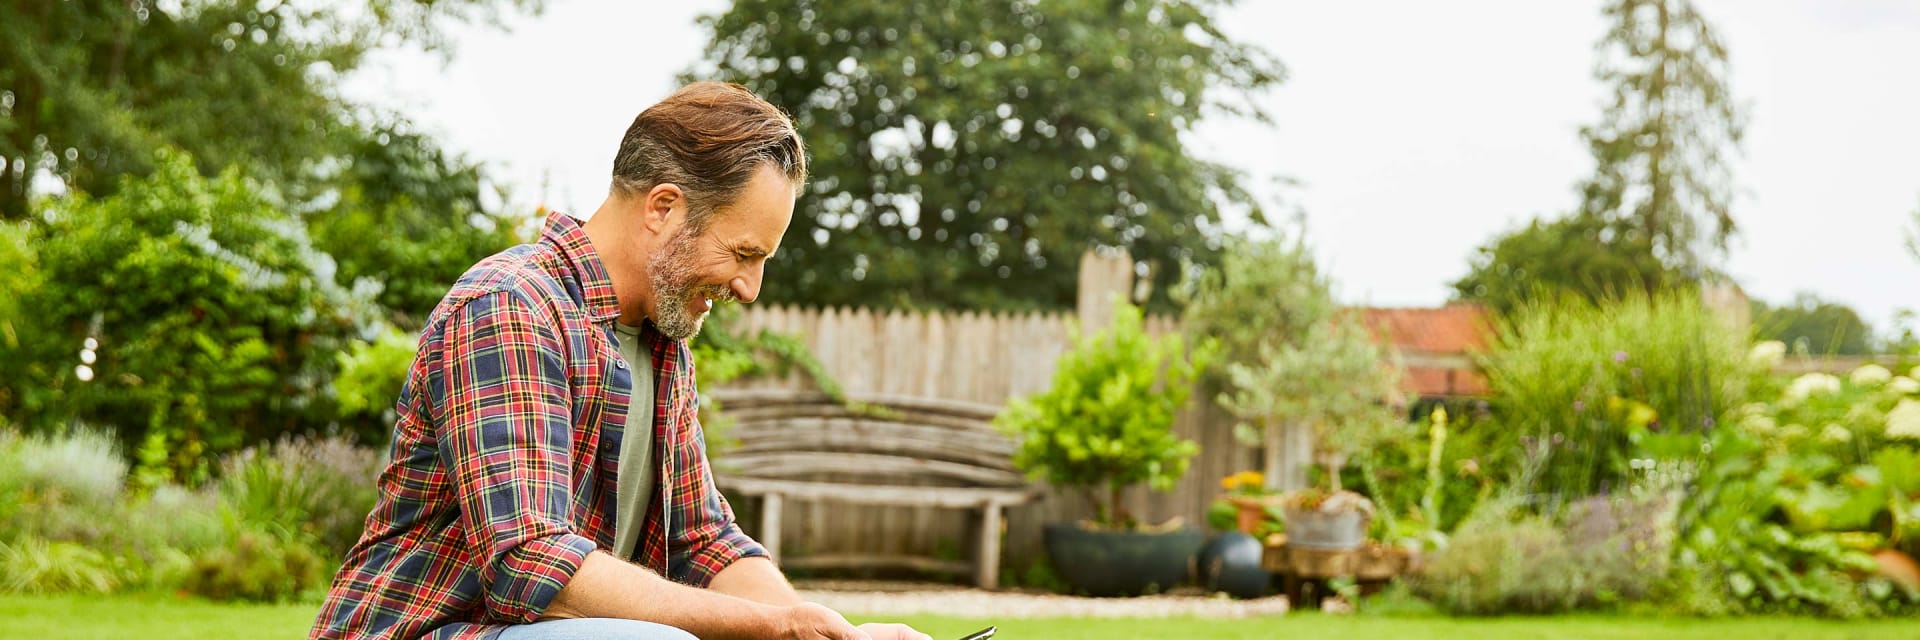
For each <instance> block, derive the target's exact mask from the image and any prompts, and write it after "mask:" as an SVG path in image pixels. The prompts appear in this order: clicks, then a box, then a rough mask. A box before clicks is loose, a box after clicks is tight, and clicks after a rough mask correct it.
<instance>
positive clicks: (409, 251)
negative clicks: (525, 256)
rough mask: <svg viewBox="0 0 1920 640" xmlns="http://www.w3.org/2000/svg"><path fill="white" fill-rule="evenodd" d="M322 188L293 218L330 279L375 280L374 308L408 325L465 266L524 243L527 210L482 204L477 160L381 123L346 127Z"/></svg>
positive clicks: (421, 317)
mask: <svg viewBox="0 0 1920 640" xmlns="http://www.w3.org/2000/svg"><path fill="white" fill-rule="evenodd" d="M322 184H323V186H324V187H325V188H326V189H328V190H329V192H330V193H331V194H332V195H333V196H334V197H333V198H332V199H331V202H330V203H329V204H328V205H327V206H324V207H321V208H317V209H313V210H311V211H308V212H307V213H306V214H305V215H304V216H303V218H304V219H305V220H306V223H307V225H308V227H309V228H310V229H311V230H312V234H313V241H314V245H315V246H316V247H319V248H320V249H321V250H323V251H326V252H327V254H328V255H331V256H333V258H334V259H335V260H336V261H338V263H339V265H340V272H339V280H340V281H341V282H354V281H356V280H359V279H362V278H365V279H370V280H373V281H377V282H379V283H380V284H381V291H380V297H379V300H380V304H381V305H382V306H385V307H386V308H387V309H389V310H390V311H391V312H392V315H393V319H394V320H396V321H398V324H401V325H403V326H405V327H407V328H418V327H419V324H420V323H421V322H424V321H425V319H426V317H427V314H428V313H430V312H431V311H433V307H434V305H435V304H438V303H439V302H440V298H441V296H444V295H446V292H447V288H448V287H450V286H452V285H453V281H454V280H456V279H458V278H459V277H460V274H462V273H465V272H466V270H467V268H469V267H471V266H473V264H474V263H475V262H478V261H480V259H481V258H484V257H486V256H487V255H489V254H492V253H494V252H496V251H499V250H501V249H505V248H507V247H509V246H512V245H514V244H517V243H518V242H520V241H522V240H524V239H525V238H523V237H522V236H521V234H520V233H518V231H519V230H520V229H519V227H520V226H521V223H523V222H527V221H529V220H530V219H531V218H534V217H535V216H526V215H515V214H512V213H509V212H505V211H499V210H495V209H489V208H488V207H487V203H486V202H485V200H484V199H483V198H482V194H483V193H485V192H486V190H487V188H488V186H487V184H486V182H485V179H484V176H483V175H482V173H481V168H480V166H479V165H477V164H475V163H473V162H471V161H469V160H467V159H465V158H462V157H460V156H457V155H454V154H450V153H448V152H446V151H444V150H442V149H440V148H439V146H438V145H436V144H435V143H434V141H433V140H432V139H430V138H428V137H426V136H424V135H421V134H420V133H418V132H414V131H411V130H409V129H408V128H407V127H406V126H405V124H404V123H388V124H383V125H379V126H376V127H372V128H369V129H367V130H365V131H358V132H355V135H352V136H349V137H348V140H347V141H346V143H345V146H344V147H343V152H342V154H341V157H340V158H339V159H338V164H337V166H336V167H334V170H333V172H331V173H330V175H328V176H327V177H326V178H325V181H324V183H322Z"/></svg>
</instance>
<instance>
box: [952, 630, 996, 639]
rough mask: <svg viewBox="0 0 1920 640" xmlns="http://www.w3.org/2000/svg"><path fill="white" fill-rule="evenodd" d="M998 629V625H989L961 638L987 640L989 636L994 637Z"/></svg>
mask: <svg viewBox="0 0 1920 640" xmlns="http://www.w3.org/2000/svg"><path fill="white" fill-rule="evenodd" d="M998 630H999V628H998V627H987V628H985V629H981V630H979V631H975V632H973V633H971V634H968V635H967V637H965V638H961V639H960V640H987V638H991V637H993V634H994V632H996V631H998Z"/></svg>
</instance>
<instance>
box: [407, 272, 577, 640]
mask: <svg viewBox="0 0 1920 640" xmlns="http://www.w3.org/2000/svg"><path fill="white" fill-rule="evenodd" d="M440 339H441V340H442V341H443V343H444V344H442V345H439V346H440V349H439V350H438V353H440V354H442V356H441V358H442V360H441V361H440V362H439V363H437V364H436V365H434V366H431V367H430V372H429V387H430V389H431V392H432V393H433V394H434V396H435V397H434V400H435V402H434V404H433V406H434V410H435V413H436V414H438V415H436V418H438V420H437V421H436V422H437V423H438V424H439V425H440V427H439V428H440V432H439V434H438V435H439V447H440V455H441V457H442V458H443V459H444V460H443V462H444V463H445V464H446V468H447V469H448V470H449V473H450V474H451V475H452V477H451V478H450V479H449V480H450V481H451V482H452V483H453V485H454V490H455V493H456V495H457V496H458V502H459V506H460V525H461V526H462V528H463V529H464V530H465V532H466V543H467V544H468V545H469V547H468V557H470V558H471V559H472V562H473V563H474V565H475V568H476V569H477V571H478V574H479V576H478V577H479V582H480V586H481V589H482V593H481V599H482V604H483V605H484V606H485V607H486V610H487V612H488V614H489V615H490V616H491V617H492V618H494V619H495V620H496V621H499V622H506V623H525V622H531V621H533V620H534V619H535V618H538V617H539V616H540V614H541V612H543V611H545V610H546V608H547V606H548V605H549V604H550V603H552V602H553V599H554V596H556V595H557V594H559V593H560V590H561V589H563V588H565V587H566V585H567V583H568V582H569V581H570V580H572V578H573V574H574V573H575V572H576V571H578V570H579V568H580V565H581V564H582V563H583V562H584V561H585V560H586V556H587V554H589V553H591V552H592V551H593V550H594V548H595V545H594V543H593V541H592V540H590V539H588V538H586V537H584V536H580V535H578V534H576V533H575V532H574V531H573V527H572V525H571V524H570V522H571V521H570V518H569V517H568V514H569V512H570V510H571V505H572V504H573V500H574V496H573V485H574V478H573V465H572V458H573V445H574V442H573V426H572V423H573V420H572V411H571V400H570V394H569V393H568V389H567V384H568V383H567V380H568V376H567V367H566V364H565V347H564V345H563V343H562V342H561V339H560V337H559V335H558V333H557V331H556V330H555V329H554V328H552V327H551V326H549V324H548V323H547V322H543V321H542V320H541V318H540V316H539V314H538V313H537V311H536V307H534V306H533V304H532V303H530V302H528V301H527V300H525V299H524V298H521V297H519V296H516V295H514V294H513V293H511V292H497V293H492V294H487V295H484V296H480V297H478V298H475V299H473V300H471V301H469V302H468V303H466V304H465V305H463V306H462V307H461V308H459V309H458V310H456V311H454V312H453V313H451V314H450V315H449V316H448V318H447V320H446V323H445V324H444V325H443V331H442V332H441V336H440Z"/></svg>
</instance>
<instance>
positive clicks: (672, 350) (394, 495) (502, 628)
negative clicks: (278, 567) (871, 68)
mask: <svg viewBox="0 0 1920 640" xmlns="http://www.w3.org/2000/svg"><path fill="white" fill-rule="evenodd" d="M805 180H806V156H805V151H804V149H803V147H802V145H801V141H800V136H799V134H798V133H797V132H795V130H794V127H793V123H792V122H791V121H790V120H789V119H788V118H787V117H786V115H785V114H782V113H781V112H780V111H779V110H778V109H775V108H774V107H773V106H772V105H769V104H767V103H766V102H765V101H762V100H761V99H759V98H757V97H755V96H754V95H753V94H751V93H749V92H748V91H747V90H746V89H744V88H742V87H740V86H738V85H726V84H718V83H698V84H693V85H689V86H687V87H685V88H682V89H681V90H680V91H678V92H676V93H674V94H673V95H672V96H670V97H668V98H667V99H666V100H663V101H661V102H660V103H659V104H657V105H654V106H652V107H650V108H648V109H647V110H646V111H644V112H642V113H641V114H640V116H639V117H638V118H636V119H635V120H634V121H633V125H632V126H631V127H630V128H629V129H628V130H627V134H626V137H625V138H624V139H623V140H622V142H621V145H620V150H619V154H618V155H617V156H616V158H615V159H614V167H613V187H612V193H611V194H610V195H609V196H608V198H607V200H606V202H605V203H603V204H602V205H601V206H600V208H599V210H597V211H595V212H594V215H593V217H592V218H590V219H589V220H588V221H587V222H585V223H584V224H582V223H579V222H576V221H575V220H574V219H572V218H570V217H567V216H566V215H564V214H554V215H553V216H551V217H549V218H548V219H547V223H546V228H545V231H544V232H543V234H542V236H541V238H540V240H539V242H537V243H535V244H531V245H522V246H518V247H514V248H512V249H508V250H507V251H504V252H502V253H500V254H497V255H494V256H492V257H490V258H487V259H486V260H484V261H482V262H481V263H480V264H478V265H475V266H474V267H473V269H472V270H470V271H468V272H467V273H466V275H464V276H461V278H460V280H459V281H458V282H456V283H455V284H454V286H453V289H452V291H450V292H449V293H448V294H447V296H446V298H445V299H444V300H442V301H441V302H440V305H439V307H438V308H436V309H435V310H434V312H433V314H432V315H431V316H430V317H429V319H428V322H427V328H426V331H425V333H424V335H422V336H421V340H420V349H419V353H418V355H417V356H416V357H415V359H414V362H413V364H412V366H411V368H410V370H409V371H408V375H407V382H406V385H405V387H404V388H403V390H402V391H401V394H400V402H399V412H400V419H399V422H398V423H397V424H396V425H395V427H394V441H393V462H392V463H390V464H389V465H388V467H387V469H386V470H385V472H384V473H382V474H381V476H380V500H379V502H378V503H377V504H376V505H375V507H374V510H373V513H372V514H371V515H369V516H368V518H367V528H366V532H365V533H364V534H362V536H361V538H360V541H359V543H358V544H355V545H354V547H353V549H352V551H350V552H349V553H348V554H347V558H346V561H345V564H344V566H342V567H341V568H340V574H339V575H338V576H337V577H335V579H334V581H333V587H332V589H331V590H330V591H329V592H328V594H327V599H326V603H325V605H324V606H323V607H322V609H321V611H320V616H319V619H318V620H317V621H316V622H315V624H314V629H313V632H312V636H313V637H314V638H408V639H411V638H423V637H424V638H434V639H455V638H498V639H500V640H541V639H544V640H555V639H559V638H608V639H621V640H643V639H644V640H684V639H685V638H689V637H692V636H697V637H699V638H703V639H715V638H723V639H724V638H756V639H757V638H831V639H836V640H854V639H857V640H867V639H869V638H871V639H873V640H924V639H926V638H927V636H925V635H922V634H920V633H918V632H915V631H913V630H912V629H909V628H907V627H905V626H902V625H866V626H863V627H859V628H856V627H854V626H852V625H850V624H848V623H847V621H846V620H845V619H844V618H842V617H841V616H840V615H839V614H837V613H834V612H833V611H831V610H829V609H826V608H824V607H821V606H818V605H813V604H807V603H804V602H802V601H801V600H800V597H799V595H798V594H796V593H795V592H794V590H793V587H792V586H790V585H789V584H788V583H787V581H786V579H785V578H784V577H782V576H781V574H780V571H779V569H778V568H776V567H775V566H774V564H773V563H772V562H770V561H769V560H768V559H767V557H766V551H765V550H764V549H762V548H761V547H760V545H759V544H758V543H756V542H754V541H753V540H752V539H750V538H748V537H747V536H746V535H745V534H744V533H742V532H741V531H740V528H739V527H738V526H737V525H736V524H735V523H734V520H733V512H732V510H731V509H730V508H729V507H728V506H727V502H726V500H725V499H724V498H722V497H721V495H720V493H719V492H718V491H717V490H716V489H715V488H714V484H713V477H712V474H711V471H710V470H709V468H708V465H707V460H706V451H705V444H704V441H703V439H702V436H701V432H700V425H699V423H698V421H697V419H696V417H695V414H696V411H695V404H696V400H695V393H696V390H695V388H694V382H693V363H692V362H691V360H690V352H689V351H688V349H687V345H686V340H687V339H689V338H691V337H693V336H694V334H696V333H698V332H699V331H700V323H701V320H702V319H703V318H704V317H705V316H706V313H707V311H708V310H709V309H711V308H712V306H713V304H714V303H715V302H722V301H728V300H739V301H742V302H752V301H753V300H754V298H756V297H758V296H759V294H760V283H761V275H762V273H763V270H764V269H765V267H766V262H767V259H768V258H769V257H771V256H772V255H773V253H774V251H776V250H778V249H779V246H780V238H781V236H782V235H784V234H785V233H786V230H787V225H788V223H789V222H790V221H791V220H792V217H793V203H794V199H795V198H796V197H798V194H799V193H800V189H801V186H802V185H803V184H804V182H805ZM689 634H691V636H690V635H689Z"/></svg>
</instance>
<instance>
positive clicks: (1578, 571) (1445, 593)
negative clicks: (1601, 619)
mask: <svg viewBox="0 0 1920 640" xmlns="http://www.w3.org/2000/svg"><path fill="white" fill-rule="evenodd" d="M1671 505H1672V502H1671V501H1670V500H1667V499H1665V498H1656V499H1652V500H1647V501H1614V500H1609V499H1605V498H1598V499H1592V500H1588V501H1584V502H1582V503H1580V504H1578V505H1576V506H1575V507H1574V508H1573V509H1572V510H1570V512H1569V516H1568V517H1567V518H1566V522H1565V523H1562V522H1557V521H1556V520H1555V519H1553V518H1549V517H1547V516H1542V515H1536V514H1530V513H1526V512H1524V511H1523V510H1520V509H1518V508H1516V507H1517V505H1516V503H1515V502H1514V501H1512V500H1511V499H1498V500H1493V501H1490V502H1489V503H1487V504H1486V505H1484V506H1483V508H1481V509H1479V510H1476V511H1475V513H1474V515H1473V516H1471V517H1469V518H1468V520H1467V522H1465V523H1463V524H1462V525H1461V526H1460V528H1459V529H1458V530H1457V531H1455V532H1454V534H1453V536H1452V538H1451V539H1450V541H1449V543H1448V545H1447V547H1446V548H1445V549H1443V550H1441V551H1440V552H1438V553H1436V554H1434V555H1433V557H1432V559H1431V560H1429V562H1428V564H1427V566H1426V567H1425V568H1424V569H1423V570H1422V572H1421V573H1420V574H1419V575H1417V576H1415V577H1414V578H1413V579H1412V580H1411V581H1410V586H1411V587H1412V589H1413V591H1414V592H1415V593H1416V594H1418V595H1420V596H1421V597H1423V598H1426V599H1428V600H1430V601H1432V602H1433V604H1434V605H1436V606H1438V607H1440V608H1441V609H1443V610H1445V611H1448V612H1450V613H1456V614H1467V615H1493V614H1507V613H1532V614H1538V613H1556V612H1561V611H1567V610H1571V609H1578V608H1590V607H1596V606H1607V605H1614V604H1618V603H1622V602H1627V601H1633V600H1639V599H1644V598H1646V597H1648V596H1650V595H1651V594H1653V593H1654V591H1655V590H1656V589H1657V588H1658V587H1659V585H1660V584H1661V583H1662V578H1663V576H1664V575H1665V572H1664V569H1665V558H1666V557H1667V554H1668V553H1669V550H1670V545H1669V544H1668V541H1670V539H1671V531H1672V528H1671V513H1672V509H1671Z"/></svg>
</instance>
